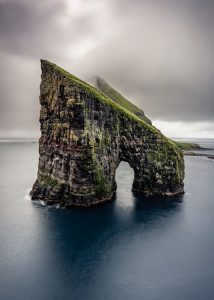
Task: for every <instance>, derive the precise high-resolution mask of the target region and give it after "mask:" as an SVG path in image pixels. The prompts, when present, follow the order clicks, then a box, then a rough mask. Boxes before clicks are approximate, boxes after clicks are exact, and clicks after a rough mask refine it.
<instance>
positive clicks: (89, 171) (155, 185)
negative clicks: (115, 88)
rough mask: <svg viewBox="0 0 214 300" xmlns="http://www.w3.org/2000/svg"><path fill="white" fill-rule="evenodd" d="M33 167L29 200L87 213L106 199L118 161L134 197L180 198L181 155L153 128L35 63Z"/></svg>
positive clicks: (60, 71)
mask: <svg viewBox="0 0 214 300" xmlns="http://www.w3.org/2000/svg"><path fill="white" fill-rule="evenodd" d="M41 66H42V81H41V86H40V103H41V112H40V124H41V138H40V140H39V166H38V175H37V180H36V182H35V184H34V186H33V188H32V191H31V197H32V199H40V200H44V201H46V202H47V203H48V204H54V203H59V204H60V205H62V206H66V207H72V206H81V207H88V206H92V205H96V204H100V203H102V202H105V201H107V200H110V199H111V198H112V196H113V194H114V192H115V191H116V187H117V185H116V181H115V172H116V169H117V168H118V166H119V164H120V162H121V161H126V162H128V163H129V165H130V167H131V168H133V170H134V182H133V187H132V189H133V191H136V192H140V193H143V194H145V195H154V194H158V195H163V196H166V195H175V194H179V193H183V179H184V160H183V155H182V153H181V151H180V150H179V149H178V147H177V146H176V145H175V144H174V143H173V142H172V141H170V140H169V139H167V138H166V137H165V136H163V135H162V134H161V132H160V131H158V130H157V129H156V128H154V127H153V126H151V125H149V124H147V123H145V122H144V121H143V120H142V119H140V118H138V117H137V116H136V115H134V114H132V113H131V112H129V111H128V110H126V109H124V108H123V107H122V106H120V105H118V104H117V103H115V102H114V101H112V100H111V99H110V98H108V97H107V96H106V95H105V94H102V93H101V92H99V91H98V90H97V89H96V88H94V87H92V86H90V85H88V84H87V83H85V82H83V81H81V80H80V79H78V78H76V77H74V76H73V75H71V74H70V73H68V72H66V71H65V70H63V69H61V68H60V67H58V66H57V65H55V64H52V63H50V62H48V61H44V60H42V61H41Z"/></svg>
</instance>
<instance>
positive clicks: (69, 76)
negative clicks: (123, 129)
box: [41, 60, 179, 149]
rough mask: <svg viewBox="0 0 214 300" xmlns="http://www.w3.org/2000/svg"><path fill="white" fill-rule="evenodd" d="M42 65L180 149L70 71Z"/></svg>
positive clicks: (55, 66)
mask: <svg viewBox="0 0 214 300" xmlns="http://www.w3.org/2000/svg"><path fill="white" fill-rule="evenodd" d="M41 63H42V64H47V65H50V66H52V67H53V68H54V70H56V71H58V72H60V73H61V74H62V75H64V76H66V78H67V79H69V80H70V81H71V82H74V83H75V84H77V85H78V86H79V87H80V88H82V89H84V90H85V91H86V92H87V93H88V94H89V95H91V96H92V97H94V98H95V99H97V100H98V101H101V102H102V103H104V104H106V105H108V106H111V107H112V108H113V109H114V110H117V112H118V113H119V114H121V115H124V116H126V117H128V118H129V119H131V120H133V121H135V122H137V123H139V124H140V125H142V126H143V127H144V128H146V129H148V130H149V131H151V132H152V133H153V134H155V135H158V136H160V135H161V137H162V139H163V140H165V142H168V143H169V144H170V145H171V146H173V147H174V148H176V149H179V148H178V147H177V145H176V144H175V143H174V142H173V141H172V140H170V139H169V138H167V137H166V136H164V135H163V134H162V133H161V132H160V131H159V130H158V129H157V128H156V127H154V126H153V125H150V124H148V123H146V122H145V121H144V120H143V119H141V118H140V117H138V116H136V115H135V114H133V113H132V112H130V111H129V110H127V109H126V108H124V107H122V106H121V105H119V104H118V103H116V102H115V101H113V100H111V99H110V98H109V97H107V96H106V95H105V94H103V93H102V92H100V91H98V90H97V89H96V88H95V87H93V86H91V85H90V84H88V83H86V82H85V81H83V80H81V79H79V78H77V77H76V76H74V75H72V74H70V73H69V72H68V71H66V70H64V69H62V68H61V67H59V66H57V65H56V64H54V63H51V62H49V61H47V60H41Z"/></svg>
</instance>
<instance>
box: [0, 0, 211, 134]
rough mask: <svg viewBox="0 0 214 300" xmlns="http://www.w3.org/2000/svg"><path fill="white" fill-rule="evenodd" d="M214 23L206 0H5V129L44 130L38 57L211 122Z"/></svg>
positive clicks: (165, 111) (179, 115)
mask: <svg viewBox="0 0 214 300" xmlns="http://www.w3.org/2000/svg"><path fill="white" fill-rule="evenodd" d="M213 28H214V2H213V1H208V0H205V1H203V2H202V1H199V0H185V1H184V0H132V1H129V0H90V1H86V0H82V1H81V0H64V1H63V0H43V1H34V0H0V61H1V73H0V135H1V133H2V132H5V134H7V132H9V131H11V132H16V131H18V132H21V131H26V132H27V131H29V134H31V132H33V133H34V132H37V133H38V127H39V125H38V114H39V103H38V102H39V101H38V95H39V81H40V66H39V59H40V58H46V59H49V60H51V61H54V62H56V63H58V64H60V65H62V66H63V67H65V68H67V69H68V70H70V71H71V72H74V73H76V74H77V75H80V76H82V77H83V78H85V79H86V78H90V76H93V75H95V74H98V75H101V76H103V77H104V78H106V79H107V80H108V81H109V82H110V83H112V85H114V86H115V87H116V88H118V89H119V90H120V91H121V93H123V94H124V95H126V96H127V97H129V98H130V99H131V100H132V101H133V102H135V103H136V104H138V105H139V106H141V107H142V108H143V109H144V110H145V112H146V113H147V115H149V116H150V117H151V118H152V119H157V120H165V121H175V122H177V121H184V122H199V121H201V122H205V121H206V122H213V115H214V63H213V53H214V36H213ZM210 128H212V126H211V127H210Z"/></svg>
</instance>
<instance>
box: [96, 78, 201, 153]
mask: <svg viewBox="0 0 214 300" xmlns="http://www.w3.org/2000/svg"><path fill="white" fill-rule="evenodd" d="M96 87H97V88H98V89H99V90H100V91H101V92H103V93H104V94H105V95H107V96H108V97H109V98H111V99H112V100H113V101H115V102H117V103H118V104H119V105H121V106H122V107H124V108H126V109H127V110H129V111H131V112H132V113H133V114H135V115H137V116H138V117H139V118H141V119H143V120H144V121H145V122H146V123H148V124H150V125H151V124H152V123H151V121H150V120H149V119H148V118H147V117H146V116H145V115H144V112H143V110H141V109H140V108H139V107H137V106H136V105H134V104H133V103H131V102H130V101H129V100H127V99H126V98H124V97H123V96H122V95H121V94H120V93H118V92H117V91H116V90H115V89H113V88H112V87H111V85H110V84H108V83H107V82H106V81H105V80H104V79H102V78H101V77H99V76H97V77H96ZM174 143H175V144H176V145H177V146H178V147H179V148H180V149H182V150H193V149H200V146H199V145H198V144H195V143H185V142H174Z"/></svg>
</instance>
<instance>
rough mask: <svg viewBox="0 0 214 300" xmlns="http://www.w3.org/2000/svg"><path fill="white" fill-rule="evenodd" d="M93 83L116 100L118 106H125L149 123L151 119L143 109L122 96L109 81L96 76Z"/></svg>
mask: <svg viewBox="0 0 214 300" xmlns="http://www.w3.org/2000/svg"><path fill="white" fill-rule="evenodd" d="M95 83H96V87H97V89H98V90H100V91H101V92H103V93H104V94H105V95H107V96H108V97H109V98H111V99H112V100H113V101H115V102H117V103H118V104H119V105H120V106H122V107H124V108H126V109H127V110H128V111H130V112H132V113H133V114H135V115H137V116H139V117H140V118H142V119H143V120H144V121H145V122H146V123H148V124H150V125H151V123H152V122H151V121H150V120H149V119H148V118H147V117H146V116H145V114H144V111H143V110H142V109H140V108H139V107H137V106H136V105H134V104H133V103H132V102H130V101H129V100H127V99H126V98H125V97H123V96H122V95H121V94H120V93H119V92H118V91H116V90H115V89H114V88H113V87H112V86H111V85H110V84H109V83H107V82H106V81H105V80H104V79H103V78H101V77H99V76H96V77H95Z"/></svg>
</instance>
